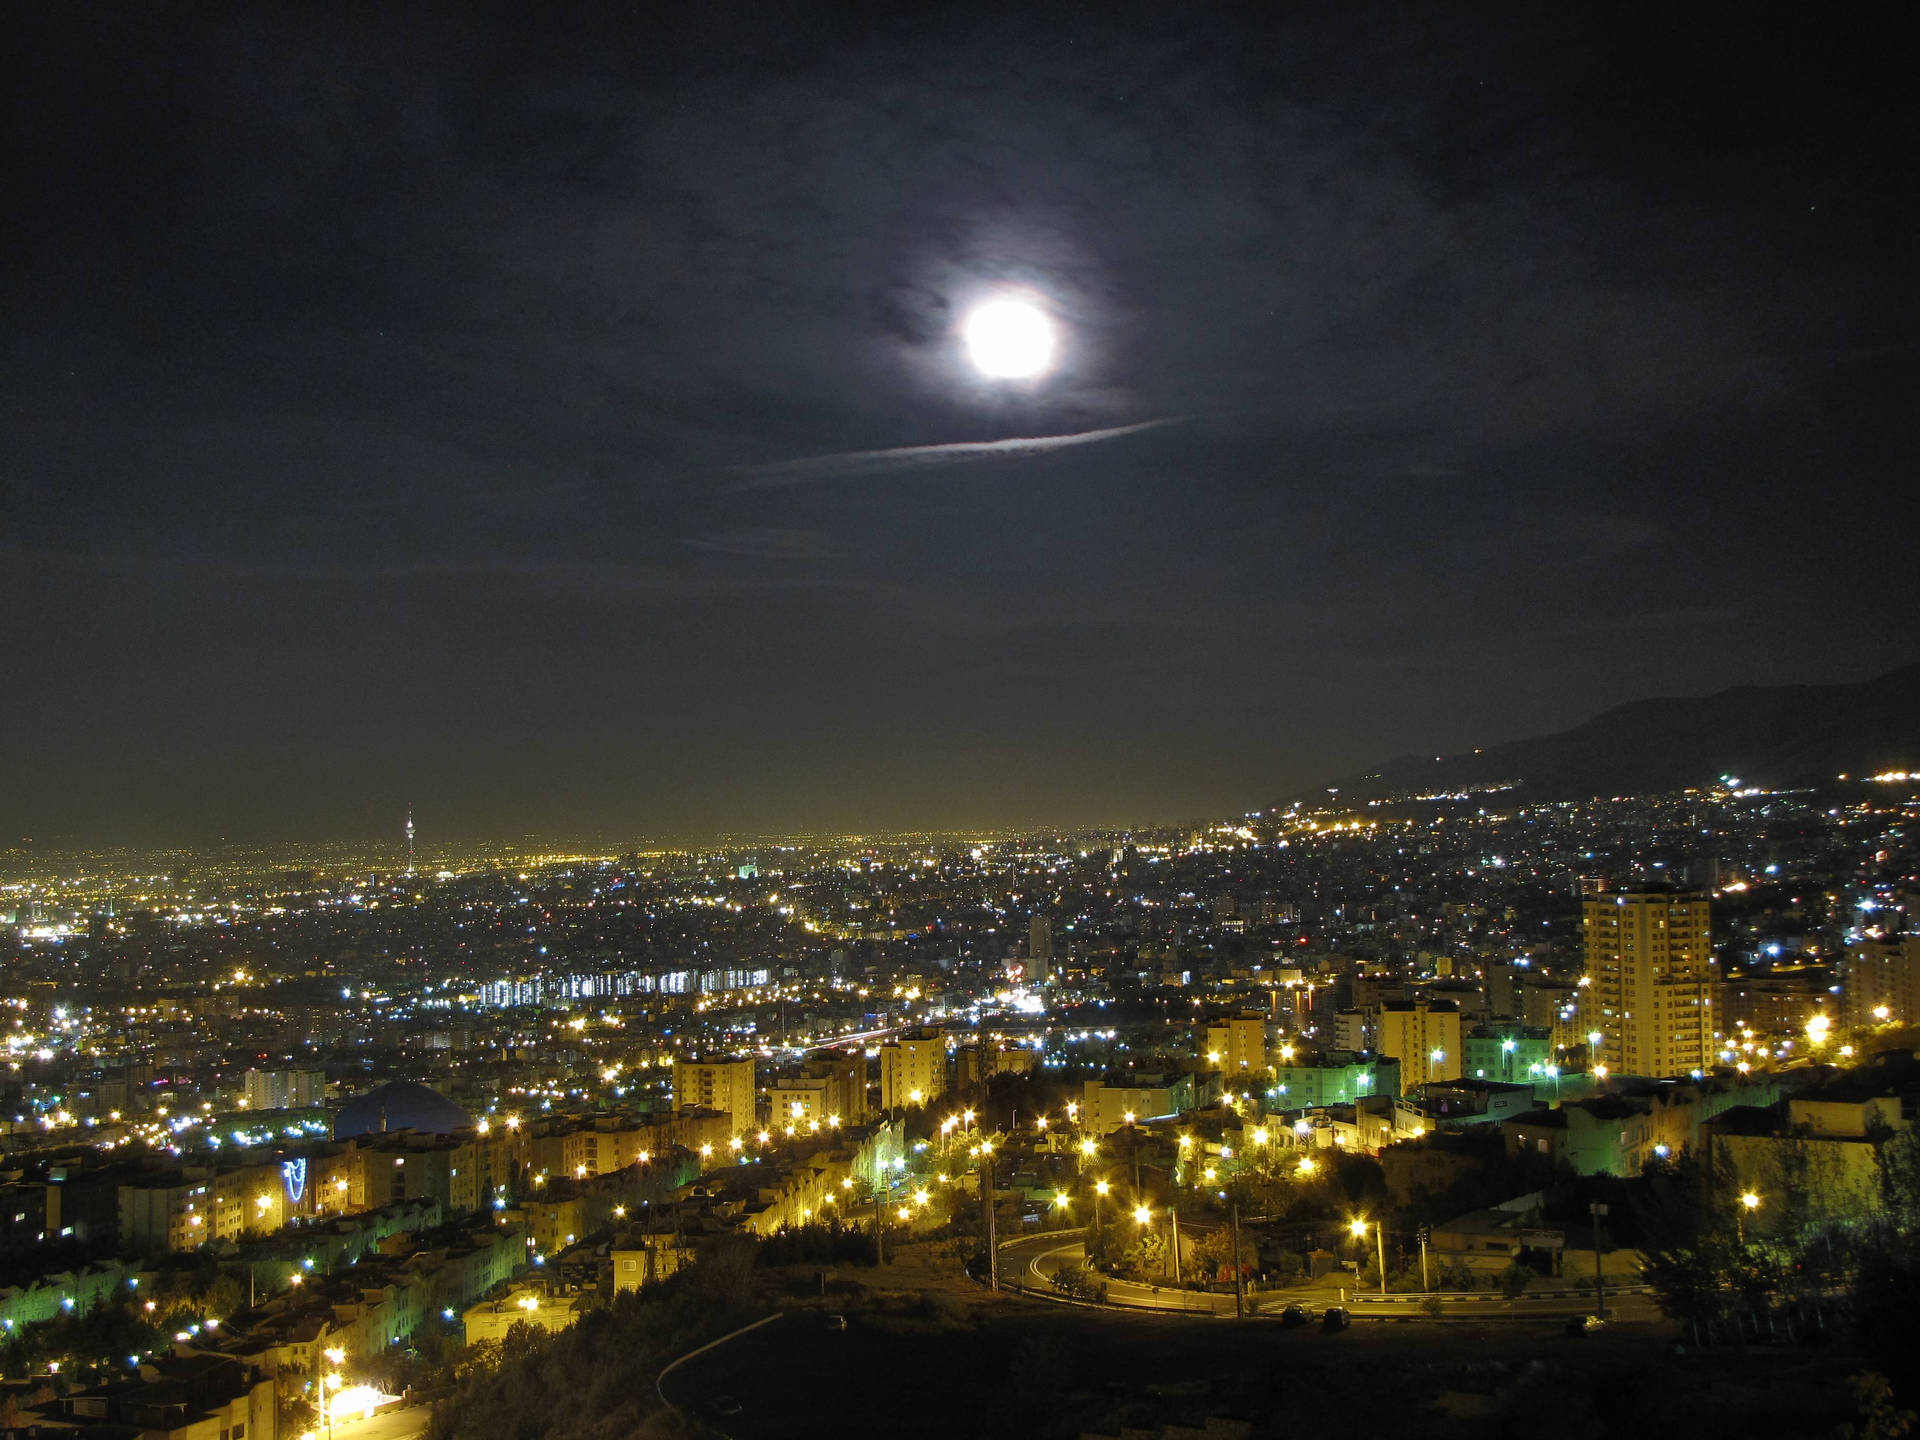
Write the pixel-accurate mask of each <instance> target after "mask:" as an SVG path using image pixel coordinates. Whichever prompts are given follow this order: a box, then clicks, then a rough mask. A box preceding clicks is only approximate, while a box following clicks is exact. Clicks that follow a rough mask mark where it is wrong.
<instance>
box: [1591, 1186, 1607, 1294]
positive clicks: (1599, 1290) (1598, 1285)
mask: <svg viewBox="0 0 1920 1440" xmlns="http://www.w3.org/2000/svg"><path fill="white" fill-rule="evenodd" d="M1587 1213H1588V1214H1589V1215H1591V1216H1592V1217H1593V1300H1594V1313H1595V1314H1596V1315H1598V1316H1599V1317H1600V1319H1601V1320H1603V1321H1604V1320H1605V1319H1606V1318H1607V1276H1606V1272H1605V1271H1603V1270H1602V1269H1601V1268H1600V1217H1601V1216H1603V1215H1605V1214H1606V1213H1607V1207H1606V1206H1605V1205H1603V1204H1601V1203H1600V1202H1599V1201H1598V1200H1596V1201H1594V1202H1593V1203H1592V1204H1591V1205H1589V1206H1588V1207H1587Z"/></svg>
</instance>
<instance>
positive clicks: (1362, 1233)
mask: <svg viewBox="0 0 1920 1440" xmlns="http://www.w3.org/2000/svg"><path fill="white" fill-rule="evenodd" d="M1368 1228H1369V1226H1368V1222H1367V1221H1365V1220H1363V1219H1361V1218H1360V1217H1359V1216H1355V1217H1354V1218H1353V1219H1352V1220H1351V1221H1349V1222H1348V1224H1347V1229H1348V1230H1349V1231H1351V1232H1352V1233H1353V1238H1354V1239H1356V1240H1365V1239H1366V1238H1367V1230H1368ZM1371 1228H1372V1230H1373V1239H1374V1243H1375V1244H1376V1245H1377V1246H1378V1247H1379V1251H1380V1298H1381V1299H1382V1300H1384V1299H1386V1298H1387V1228H1386V1226H1384V1225H1374V1226H1372V1227H1371Z"/></svg>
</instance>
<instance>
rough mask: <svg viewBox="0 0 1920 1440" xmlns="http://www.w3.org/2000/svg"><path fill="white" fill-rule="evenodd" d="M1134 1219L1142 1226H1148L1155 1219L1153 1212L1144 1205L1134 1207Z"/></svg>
mask: <svg viewBox="0 0 1920 1440" xmlns="http://www.w3.org/2000/svg"><path fill="white" fill-rule="evenodd" d="M1133 1218H1134V1219H1135V1220H1136V1221H1138V1222H1139V1223H1140V1224H1142V1225H1145V1224H1148V1223H1149V1222H1151V1221H1152V1219H1153V1211H1151V1210H1149V1209H1148V1208H1147V1207H1146V1206H1144V1205H1136V1206H1134V1207H1133Z"/></svg>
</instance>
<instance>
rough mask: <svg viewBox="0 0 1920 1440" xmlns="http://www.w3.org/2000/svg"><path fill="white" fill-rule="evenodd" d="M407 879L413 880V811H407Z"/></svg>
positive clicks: (409, 808)
mask: <svg viewBox="0 0 1920 1440" xmlns="http://www.w3.org/2000/svg"><path fill="white" fill-rule="evenodd" d="M407 878H408V879H409V880H411V879H412V878H413V809H412V807H411V806H409V807H408V809H407Z"/></svg>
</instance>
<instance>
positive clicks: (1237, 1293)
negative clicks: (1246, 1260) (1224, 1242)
mask: <svg viewBox="0 0 1920 1440" xmlns="http://www.w3.org/2000/svg"><path fill="white" fill-rule="evenodd" d="M1232 1213H1233V1318H1234V1319H1236V1320H1244V1319H1245V1318H1246V1316H1247V1279H1246V1275H1245V1273H1244V1272H1243V1271H1242V1270H1241V1267H1240V1202H1239V1201H1238V1200H1236V1201H1234V1202H1233V1212H1232Z"/></svg>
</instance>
